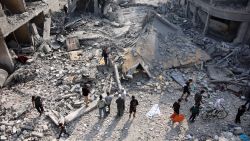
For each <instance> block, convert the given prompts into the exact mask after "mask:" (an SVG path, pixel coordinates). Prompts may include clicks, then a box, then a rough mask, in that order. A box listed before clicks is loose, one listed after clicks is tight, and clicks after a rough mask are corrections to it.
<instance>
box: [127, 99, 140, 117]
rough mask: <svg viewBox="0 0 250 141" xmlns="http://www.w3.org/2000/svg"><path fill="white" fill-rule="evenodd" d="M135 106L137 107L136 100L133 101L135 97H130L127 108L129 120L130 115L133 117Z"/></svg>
mask: <svg viewBox="0 0 250 141" xmlns="http://www.w3.org/2000/svg"><path fill="white" fill-rule="evenodd" d="M137 105H139V103H138V100H137V99H135V96H132V100H131V101H130V107H129V118H130V117H131V114H132V113H134V114H133V116H134V117H135V113H136V107H137Z"/></svg>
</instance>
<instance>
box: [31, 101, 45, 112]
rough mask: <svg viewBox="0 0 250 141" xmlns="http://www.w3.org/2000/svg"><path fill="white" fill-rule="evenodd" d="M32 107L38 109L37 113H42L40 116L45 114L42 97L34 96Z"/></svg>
mask: <svg viewBox="0 0 250 141" xmlns="http://www.w3.org/2000/svg"><path fill="white" fill-rule="evenodd" d="M32 105H33V107H35V108H36V109H37V111H38V112H39V113H40V116H41V115H42V113H43V112H44V109H43V104H42V99H41V97H40V96H32Z"/></svg>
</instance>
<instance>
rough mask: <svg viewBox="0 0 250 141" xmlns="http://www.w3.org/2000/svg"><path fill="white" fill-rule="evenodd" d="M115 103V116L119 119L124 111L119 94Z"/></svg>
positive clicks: (123, 103)
mask: <svg viewBox="0 0 250 141" xmlns="http://www.w3.org/2000/svg"><path fill="white" fill-rule="evenodd" d="M116 103H117V116H118V117H120V116H122V115H123V113H124V109H125V100H124V99H123V98H122V97H121V95H120V94H119V96H118V99H117V100H116Z"/></svg>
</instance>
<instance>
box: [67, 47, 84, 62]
mask: <svg viewBox="0 0 250 141" xmlns="http://www.w3.org/2000/svg"><path fill="white" fill-rule="evenodd" d="M69 58H70V60H72V61H77V60H83V51H82V50H77V51H70V52H69Z"/></svg>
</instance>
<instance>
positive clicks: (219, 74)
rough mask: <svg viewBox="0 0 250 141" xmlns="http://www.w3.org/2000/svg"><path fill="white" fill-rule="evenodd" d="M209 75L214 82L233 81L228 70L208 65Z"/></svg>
mask: <svg viewBox="0 0 250 141" xmlns="http://www.w3.org/2000/svg"><path fill="white" fill-rule="evenodd" d="M207 71H208V75H209V77H210V78H211V79H213V80H219V81H230V80H232V79H231V78H230V77H229V75H230V74H229V72H228V71H227V70H226V68H220V67H217V66H214V65H208V66H207Z"/></svg>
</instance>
